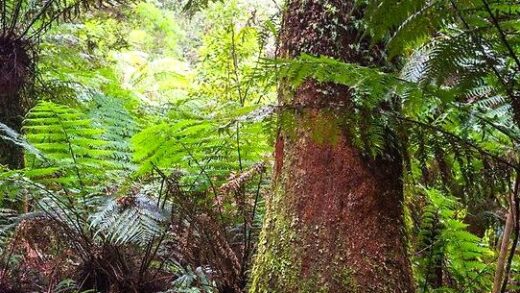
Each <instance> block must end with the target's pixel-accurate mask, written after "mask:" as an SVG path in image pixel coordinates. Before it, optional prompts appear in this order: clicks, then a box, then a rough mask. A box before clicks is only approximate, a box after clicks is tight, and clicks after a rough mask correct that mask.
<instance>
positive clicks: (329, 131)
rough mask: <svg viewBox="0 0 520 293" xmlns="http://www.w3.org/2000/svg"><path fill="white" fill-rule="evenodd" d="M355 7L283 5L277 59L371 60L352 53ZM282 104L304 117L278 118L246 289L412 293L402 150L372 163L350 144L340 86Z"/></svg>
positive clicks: (300, 93)
mask: <svg viewBox="0 0 520 293" xmlns="http://www.w3.org/2000/svg"><path fill="white" fill-rule="evenodd" d="M353 2H354V1H341V0H302V1H298V0H291V1H289V3H288V5H287V8H286V9H287V10H286V14H285V18H284V24H283V28H282V33H281V36H280V40H281V42H282V48H281V51H280V54H279V55H280V56H282V57H289V58H291V57H295V56H298V55H299V54H301V53H309V54H312V55H327V56H331V57H335V58H338V59H341V60H344V61H348V62H356V63H359V64H365V65H366V64H370V63H371V62H373V61H371V60H373V59H371V57H372V56H370V52H369V50H368V46H367V45H366V44H367V43H365V45H363V46H362V47H361V48H359V47H356V46H350V45H354V44H355V43H356V42H357V40H359V38H358V36H359V34H358V32H357V31H356V30H355V29H354V26H353V24H352V19H353V17H354V15H355V14H357V12H354V9H353ZM367 52H368V53H367ZM367 55H368V56H367ZM279 103H280V104H281V106H282V108H283V106H284V105H291V107H290V108H298V109H301V110H299V111H297V112H295V113H291V114H290V113H288V112H287V111H284V112H283V113H282V114H281V118H280V120H281V121H282V122H281V127H280V130H279V133H278V137H277V141H276V146H275V173H274V183H273V188H274V190H273V194H272V196H271V197H270V198H268V199H267V211H266V219H265V222H264V227H263V231H262V234H261V239H260V243H259V249H258V254H257V257H256V262H255V264H254V267H253V271H252V275H251V277H252V280H251V292H253V293H266V292H269V293H275V292H279V293H288V292H313V293H314V292H414V286H413V282H412V278H411V272H410V264H409V260H408V257H407V253H406V239H405V231H404V224H403V216H402V213H403V210H402V202H403V183H402V172H403V170H402V162H401V157H400V155H399V152H398V151H397V150H393V149H390V148H388V149H387V151H386V154H385V155H384V156H381V157H379V158H376V159H373V158H370V157H368V156H365V155H364V154H363V153H362V152H361V151H360V150H358V149H357V148H356V147H354V146H353V145H352V143H351V139H350V135H349V133H350V132H351V131H349V129H350V128H352V127H349V125H348V124H349V123H350V122H345V119H344V117H345V116H346V115H347V113H348V109H349V105H350V104H351V91H350V90H349V89H348V88H346V87H342V86H338V85H332V84H326V85H319V84H317V83H315V82H313V81H307V82H306V83H304V84H303V85H302V86H301V87H300V88H298V89H297V90H296V92H294V93H288V92H287V90H286V89H285V88H284V87H283V86H282V87H281V89H280V96H279ZM338 105H343V106H341V107H338ZM295 106H297V107H295ZM350 126H352V125H350Z"/></svg>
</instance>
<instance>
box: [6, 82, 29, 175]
mask: <svg viewBox="0 0 520 293" xmlns="http://www.w3.org/2000/svg"><path fill="white" fill-rule="evenodd" d="M24 115H25V110H24V106H23V104H22V99H21V97H20V95H19V94H17V93H10V94H7V95H3V94H2V88H0V122H1V123H3V124H5V125H7V126H9V127H10V128H12V129H13V130H15V131H17V132H18V133H20V132H21V130H22V122H23V117H24ZM0 135H3V133H1V132H0ZM0 165H5V166H8V167H9V168H10V169H21V168H23V166H24V157H23V148H22V147H20V146H17V145H15V144H14V143H13V142H11V141H7V140H5V139H3V138H1V137H0Z"/></svg>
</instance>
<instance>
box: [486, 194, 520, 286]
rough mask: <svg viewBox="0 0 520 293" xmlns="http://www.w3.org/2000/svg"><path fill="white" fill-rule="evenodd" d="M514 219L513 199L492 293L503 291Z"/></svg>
mask: <svg viewBox="0 0 520 293" xmlns="http://www.w3.org/2000/svg"><path fill="white" fill-rule="evenodd" d="M514 217H515V216H514V204H513V198H512V197H511V198H510V200H509V209H508V212H507V218H506V223H505V225H504V233H502V241H501V242H500V252H499V254H498V259H497V267H496V271H495V278H494V280H493V290H492V291H491V292H492V293H499V292H500V290H501V289H502V283H503V281H504V270H505V265H506V259H507V256H508V254H509V240H510V239H511V232H512V231H513V226H514Z"/></svg>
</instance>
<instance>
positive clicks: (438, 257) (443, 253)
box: [417, 189, 493, 292]
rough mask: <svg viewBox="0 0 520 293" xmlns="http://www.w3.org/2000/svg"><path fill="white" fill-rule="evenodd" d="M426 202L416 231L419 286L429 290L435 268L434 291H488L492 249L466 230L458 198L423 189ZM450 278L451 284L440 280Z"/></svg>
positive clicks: (491, 266) (491, 270) (491, 273)
mask: <svg viewBox="0 0 520 293" xmlns="http://www.w3.org/2000/svg"><path fill="white" fill-rule="evenodd" d="M425 192H426V197H427V200H428V205H427V206H426V207H425V208H424V212H423V215H422V223H421V227H420V233H419V245H418V247H417V250H418V251H419V255H418V256H419V258H418V273H419V280H420V284H421V287H422V289H423V290H424V291H425V292H430V291H429V290H428V289H431V287H430V286H432V283H430V282H431V281H430V280H432V278H436V277H439V276H434V275H432V274H436V272H435V270H441V271H442V274H443V275H444V276H442V275H441V276H442V279H440V280H437V282H439V281H440V282H441V284H437V286H439V285H441V286H440V287H437V288H435V290H434V291H435V292H445V290H447V289H451V290H454V291H457V292H461V291H464V292H485V291H488V290H490V285H491V278H492V276H493V264H492V262H491V257H492V256H493V253H492V251H491V250H490V249H489V248H487V246H486V244H485V243H484V242H483V241H482V240H481V239H480V238H478V237H477V236H475V235H473V234H471V233H469V232H467V231H466V227H467V224H464V223H463V222H462V220H463V217H464V211H463V209H462V207H461V205H460V203H458V201H457V200H456V199H455V198H454V197H452V196H447V195H444V194H443V193H441V192H440V191H438V190H435V189H426V190H425ZM445 279H449V280H452V283H451V284H446V283H444V280H445Z"/></svg>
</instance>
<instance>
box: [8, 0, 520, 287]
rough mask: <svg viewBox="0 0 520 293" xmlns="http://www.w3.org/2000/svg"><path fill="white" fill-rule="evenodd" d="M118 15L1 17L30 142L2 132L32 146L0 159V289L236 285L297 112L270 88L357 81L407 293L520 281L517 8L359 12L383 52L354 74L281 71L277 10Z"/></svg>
mask: <svg viewBox="0 0 520 293" xmlns="http://www.w3.org/2000/svg"><path fill="white" fill-rule="evenodd" d="M36 2H38V1H36ZM36 2H35V3H36ZM116 2H117V3H119V4H126V5H120V6H112V5H113V4H117V3H106V4H111V5H110V6H109V7H110V8H106V9H102V10H96V9H93V8H96V7H99V4H103V3H101V2H100V3H98V1H52V0H49V1H43V2H42V3H47V4H41V5H43V6H41V5H40V4H35V3H33V2H26V1H21V0H6V1H3V2H2V3H1V4H0V30H2V32H1V33H0V57H2V56H3V55H2V54H1V50H3V49H2V48H3V47H2V46H4V47H5V45H4V43H6V42H7V41H6V40H7V39H9V38H11V36H12V34H7V33H6V31H13V32H16V33H17V34H19V33H21V35H22V36H25V35H26V34H28V33H29V34H34V35H35V36H36V37H34V38H32V37H31V38H19V39H20V40H21V41H22V42H23V43H24V44H22V45H23V46H25V42H27V44H28V45H27V46H29V47H30V51H29V52H30V53H31V54H34V56H38V58H34V59H32V58H30V60H29V59H28V60H26V61H27V64H25V65H24V66H25V67H24V68H25V69H24V70H29V69H30V70H31V74H30V76H31V78H34V80H31V82H30V83H29V84H30V86H31V88H30V90H28V91H24V94H23V96H24V99H28V101H30V102H28V103H26V104H27V107H28V111H27V113H26V114H25V116H24V117H23V124H22V127H21V129H20V130H17V129H13V128H14V127H13V126H12V125H10V123H9V122H8V121H0V139H1V140H2V141H3V143H8V144H9V145H11V146H14V147H16V148H18V149H23V152H24V164H23V167H22V166H21V167H20V168H18V169H17V168H9V166H8V163H7V162H3V161H0V292H245V291H247V288H248V281H249V279H248V277H249V270H250V268H251V262H252V256H253V255H254V253H255V249H256V242H257V239H258V232H259V228H260V226H261V224H262V220H263V215H264V199H265V198H266V197H268V196H270V177H271V174H272V170H271V169H272V168H271V165H272V163H273V158H272V152H273V150H272V144H273V140H274V133H275V131H276V129H278V128H284V129H289V131H290V129H291V127H293V125H292V121H293V115H296V113H298V111H300V110H301V109H299V107H298V105H277V101H276V96H277V85H278V83H279V82H280V81H283V82H284V85H286V86H287V87H288V89H286V90H288V91H290V90H292V89H296V88H297V87H298V86H300V85H301V84H303V83H304V82H305V81H308V80H309V79H312V80H315V81H316V82H318V83H336V84H341V85H345V86H348V87H350V88H351V94H352V101H353V105H348V107H349V108H348V109H349V111H348V113H345V115H344V117H341V118H342V121H344V122H343V123H345V124H346V125H348V126H349V135H350V137H351V139H352V143H353V144H354V145H355V146H356V147H358V148H359V149H360V150H362V152H363V154H364V155H365V156H367V157H377V156H381V155H382V154H383V152H382V150H384V149H385V148H386V147H387V146H389V145H391V146H392V147H394V148H396V149H398V150H399V152H400V155H402V157H403V166H404V169H405V176H404V178H403V181H404V186H405V197H406V200H405V220H406V221H405V222H406V230H407V234H408V243H409V245H408V250H409V254H410V259H411V260H412V265H413V273H414V277H415V281H416V288H417V292H491V291H492V292H493V293H495V292H516V291H515V290H518V288H520V277H518V275H519V273H520V258H519V257H518V253H517V252H516V246H517V242H518V238H519V235H520V222H519V221H518V218H519V217H520V208H519V204H520V199H519V197H518V192H519V191H518V188H519V185H520V177H519V175H518V172H519V171H520V163H519V161H518V150H519V146H518V144H519V142H520V95H519V94H518V93H519V92H520V87H519V85H518V78H519V71H520V61H519V57H518V55H519V54H520V38H519V33H520V32H519V30H520V25H519V20H518V16H519V13H520V7H519V5H518V4H516V3H513V2H511V1H487V0H479V1H473V0H459V1H455V0H446V1H444V0H442V1H417V0H407V1H391V0H383V1H379V0H378V1H375V0H374V1H372V0H368V1H357V2H358V3H357V4H358V8H357V9H364V10H365V11H366V15H365V18H364V19H363V20H360V21H359V23H357V25H359V26H360V27H363V28H364V29H365V30H366V33H367V34H368V35H370V36H371V37H372V38H373V39H374V46H379V45H380V44H384V46H385V48H386V53H387V54H385V56H384V57H385V58H386V59H387V60H385V61H386V62H385V64H387V65H385V66H384V67H383V66H381V67H376V66H373V67H363V66H360V65H354V64H348V63H344V62H341V61H338V60H335V59H332V58H330V57H326V56H311V55H302V56H299V57H297V58H295V59H290V60H288V59H280V58H275V55H276V52H277V50H278V47H277V45H278V44H277V42H278V39H277V37H278V30H279V29H280V23H281V14H282V11H281V10H282V9H283V7H282V6H281V4H277V3H275V2H270V1H253V0H232V1H222V2H215V3H213V2H211V1H191V0H190V1H187V2H185V3H179V2H177V1H169V0H158V1H145V2H138V3H133V2H134V1H116ZM131 2H132V3H131ZM510 2H511V3H510ZM38 3H39V2H38ZM107 7H108V6H107ZM17 11H18V13H17ZM31 36H32V35H31ZM376 43H377V44H376ZM29 44H30V45H29ZM28 58H29V57H28ZM2 61H3V60H1V58H0V62H2ZM24 62H25V61H24ZM33 62H34V64H33ZM5 64H7V63H5ZM2 66H3V65H0V69H2ZM27 68H29V69H27ZM19 74H20V76H17V78H18V79H24V78H25V76H26V75H29V73H27V72H25V71H23V72H21V71H20V73H19ZM17 82H18V81H17ZM20 82H22V81H20ZM3 83H4V81H3V79H1V77H0V90H1V89H2V86H4V84H3ZM2 97H3V96H2V95H0V99H1V98H2ZM337 107H338V108H341V107H345V105H337ZM328 135H330V134H328V133H317V134H316V135H315V136H316V139H318V140H319V139H323V137H325V136H328ZM327 138H328V137H327ZM1 147H2V145H1V144H0V148H1ZM0 153H2V152H1V151H0ZM1 157H2V156H0V158H1ZM509 214H511V215H512V218H513V219H516V220H515V221H514V223H513V224H512V234H511V237H509V235H507V233H506V232H505V231H507V228H506V227H505V226H506V218H507V217H508V215H509ZM510 225H511V223H510ZM503 239H506V240H507V239H510V242H511V243H510V244H509V245H508V243H507V241H506V245H505V249H503V250H501V242H502V241H503ZM500 256H502V259H503V260H505V262H503V263H501V262H500V261H498V260H499V259H500ZM500 267H501V268H500ZM499 268H500V269H499ZM500 270H504V271H505V272H504V273H503V274H502V275H500V274H498V273H497V272H499V271H500ZM497 280H498V281H497ZM494 282H495V283H497V284H498V286H497V285H495V286H494Z"/></svg>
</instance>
